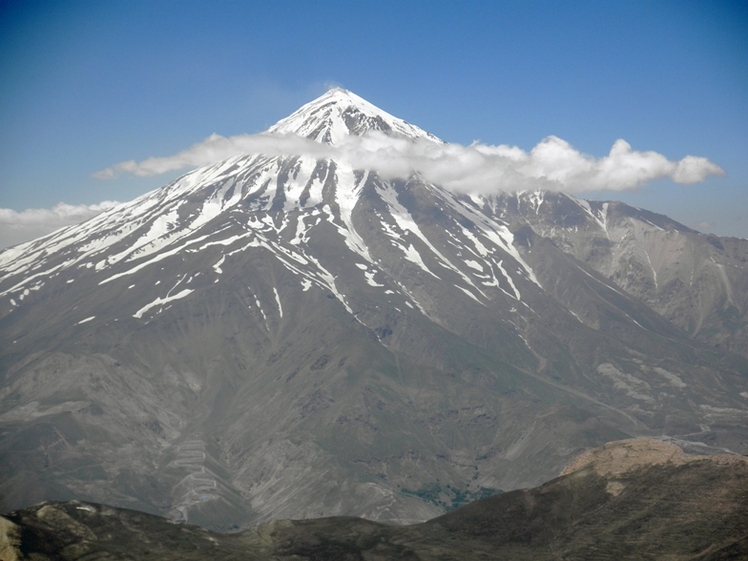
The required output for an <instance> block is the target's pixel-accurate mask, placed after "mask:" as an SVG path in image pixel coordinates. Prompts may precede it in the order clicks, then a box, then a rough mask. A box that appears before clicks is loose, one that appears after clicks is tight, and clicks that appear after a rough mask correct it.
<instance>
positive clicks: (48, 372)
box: [0, 90, 748, 529]
mask: <svg viewBox="0 0 748 561" xmlns="http://www.w3.org/2000/svg"><path fill="white" fill-rule="evenodd" d="M369 133H370V134H374V135H378V136H379V137H381V138H380V140H381V139H384V140H386V139H387V138H388V137H391V138H392V141H393V142H403V139H405V140H408V139H410V140H412V141H413V142H423V141H434V142H439V140H438V139H437V138H436V137H433V136H431V135H429V134H428V133H426V132H424V131H422V130H420V129H418V128H417V127H414V126H412V125H409V124H407V123H405V122H404V121H401V120H399V119H397V118H395V117H392V116H391V115H389V114H387V113H385V112H384V111H381V110H379V109H377V108H376V107H374V106H372V105H371V104H369V103H367V102H365V101H364V100H362V99H361V98H359V97H358V96H355V95H354V94H352V93H350V92H346V91H344V90H331V91H329V92H327V93H326V94H325V95H323V96H322V97H320V98H319V99H317V100H315V101H313V102H311V103H310V104H308V105H306V106H304V107H302V108H301V109H300V110H299V111H297V112H296V113H294V114H293V115H291V116H289V117H288V118H286V119H283V120H282V121H280V122H279V123H278V124H276V125H275V126H273V127H272V128H271V129H270V130H269V134H270V135H272V134H283V135H291V134H296V135H301V136H306V137H308V138H310V139H313V140H315V141H317V142H320V143H332V144H334V143H336V142H339V141H340V140H341V139H342V138H343V136H344V135H358V134H369ZM624 206H625V205H624ZM546 209H549V210H552V212H546ZM614 210H615V212H613V211H614ZM622 210H623V211H625V210H626V209H622V207H617V206H615V205H609V206H604V207H603V206H602V204H600V205H598V204H595V205H594V206H593V205H591V204H590V203H587V202H586V201H582V200H579V199H576V198H574V197H569V196H566V195H561V194H557V195H554V196H553V197H552V196H550V195H548V194H542V193H524V194H517V195H512V196H510V195H506V196H495V197H477V196H472V197H469V196H458V195H455V194H454V193H452V192H450V191H448V190H446V189H444V188H442V187H441V186H440V185H436V184H433V183H429V182H427V181H425V180H424V179H423V178H421V177H420V176H419V175H418V174H412V175H408V176H405V177H395V178H392V177H390V176H389V175H387V176H385V175H384V174H380V173H379V172H378V170H377V169H375V168H368V169H358V168H355V167H353V166H352V165H351V164H350V163H349V162H346V161H342V160H336V159H335V158H333V157H316V156H311V155H267V154H245V155H240V156H235V157H232V158H230V159H228V160H225V161H222V162H219V163H216V164H212V165H209V166H205V167H202V168H199V169H196V170H194V171H192V172H190V173H187V174H185V175H184V176H182V177H180V178H179V179H177V180H175V181H173V182H172V183H170V184H168V185H166V186H164V187H163V188H161V189H158V190H156V191H153V192H151V193H148V194H146V195H143V196H142V197H140V198H138V199H136V200H134V201H132V202H129V203H125V204H122V205H120V206H118V207H115V208H113V209H111V210H109V211H106V212H104V213H102V214H100V215H99V216H97V217H95V218H93V219H92V220H89V221H88V222H85V223H82V224H79V225H76V226H71V227H69V228H65V229H63V230H60V231H58V232H55V233H53V234H50V235H48V236H45V237H43V238H40V239H38V240H35V241H32V242H29V243H26V244H22V245H19V246H16V247H14V248H11V249H8V250H6V251H4V252H2V253H0V380H1V384H0V429H1V430H0V474H2V477H0V508H2V509H15V508H22V507H25V506H28V505H30V504H34V503H36V502H38V501H41V500H67V499H71V498H77V499H84V500H91V501H98V502H105V503H110V504H115V505H119V506H125V507H128V508H138V509H142V510H146V511H149V512H153V513H160V514H166V515H168V516H170V517H172V518H173V519H175V520H187V521H190V522H193V523H196V524H204V525H208V526H210V527H213V528H221V529H228V528H232V527H235V526H246V525H249V524H253V523H257V522H261V521H267V520H270V519H273V518H278V517H287V518H304V517H311V516H324V515H333V514H350V515H359V516H366V517H368V518H372V519H377V520H382V521H389V522H400V523H405V522H412V521H418V520H425V519H427V518H430V517H433V516H435V515H437V514H440V513H442V512H444V511H445V510H447V509H449V508H452V507H453V506H458V505H459V504H462V503H463V502H465V501H467V500H470V499H472V498H477V497H481V496H485V495H487V494H491V493H494V492H496V491H498V490H500V489H501V490H509V489H514V488H518V487H527V486H531V485H534V484H537V483H539V482H542V481H544V480H547V479H548V478H549V477H552V476H555V475H556V474H557V473H558V472H559V470H560V469H561V468H562V467H563V466H564V465H566V464H568V462H569V460H570V459H571V458H572V457H573V456H575V455H576V454H578V453H579V452H581V451H583V450H585V449H587V448H589V447H592V446H596V445H601V444H604V443H605V442H608V441H610V440H616V439H620V438H624V437H627V436H640V435H643V436H657V437H662V438H667V439H677V440H678V441H679V442H681V443H682V445H684V446H686V447H689V446H690V447H695V448H698V449H700V450H716V449H729V450H733V451H736V452H742V453H745V452H746V451H748V449H747V448H746V446H747V444H746V442H745V431H744V427H745V419H746V416H747V415H748V397H747V396H748V384H747V383H746V374H745V373H746V372H748V363H747V361H746V360H745V359H744V358H742V357H740V356H738V355H733V354H731V353H729V352H725V351H723V350H721V349H715V348H714V347H709V346H706V345H704V344H702V343H699V342H697V341H695V340H694V339H693V338H692V337H691V336H689V334H688V333H687V332H686V331H684V330H682V329H681V328H679V327H677V326H676V325H674V324H673V323H671V322H669V321H667V320H666V319H664V318H663V317H662V316H661V315H659V314H658V313H656V312H654V311H653V310H652V309H651V308H650V307H649V306H647V305H646V304H645V303H644V302H642V301H641V300H639V299H637V298H636V297H634V296H632V295H631V294H630V293H628V292H626V290H624V289H623V288H621V286H620V285H619V284H616V283H615V282H613V280H611V279H610V278H608V271H605V273H606V274H605V275H603V274H600V272H598V270H596V269H595V268H594V266H595V265H596V264H598V263H600V262H604V263H610V262H611V260H609V259H607V258H606V259H598V260H597V261H596V260H595V259H592V258H590V260H589V262H590V264H589V265H588V264H585V262H584V261H583V260H580V259H578V258H577V257H576V255H580V256H582V255H584V256H587V257H589V256H597V257H598V258H600V257H601V256H602V257H605V255H607V254H604V251H607V250H611V248H614V247H615V245H616V244H617V243H618V242H616V241H615V239H616V236H617V235H618V233H617V232H619V231H620V232H623V229H620V230H616V228H619V226H620V224H621V223H622V222H621V221H620V220H618V217H619V215H620V214H621V212H622ZM650 214H651V213H650ZM663 218H664V217H663ZM627 220H628V222H626V224H628V226H626V227H627V228H628V227H630V228H631V229H632V230H634V231H635V232H637V233H638V235H639V238H635V239H646V240H647V241H648V243H654V242H653V240H656V239H659V238H657V236H660V235H663V236H665V234H667V235H666V238H667V239H668V240H670V242H671V243H674V244H675V243H681V241H682V240H685V239H686V236H687V235H688V236H690V235H691V234H690V233H688V232H685V231H681V230H679V229H677V228H674V227H671V226H669V225H668V224H666V222H665V221H664V220H660V219H658V218H653V217H652V216H650V215H647V214H642V213H639V214H636V213H629V214H628V215H627ZM554 224H555V226H554ZM647 224H649V225H647ZM657 228H659V230H656V229H657ZM603 230H604V231H603ZM655 230H656V231H657V232H660V231H662V232H664V233H665V234H660V233H652V234H649V233H647V234H646V235H645V234H644V233H642V232H645V231H646V232H650V231H652V232H655ZM585 231H589V232H591V233H594V236H591V237H585V235H584V232H585ZM693 235H696V234H695V233H694V234H693ZM679 236H680V237H679ZM602 237H605V240H607V241H606V242H605V243H608V244H609V245H601V244H602V242H601V241H600V240H601V238H602ZM673 240H675V241H673ZM587 242H589V243H587ZM627 247H633V249H632V250H631V255H632V259H631V261H627V263H633V264H635V259H634V257H636V258H637V259H638V258H639V256H640V255H643V253H641V252H638V249H637V247H634V246H627ZM653 247H654V245H648V246H646V248H647V250H648V253H647V255H648V256H652V257H653V258H652V263H653V268H652V272H656V270H655V269H654V267H655V266H656V267H659V266H660V265H659V262H658V261H657V259H656V256H657V255H658V254H657V253H656V252H654V251H652V250H653ZM679 247H687V246H686V245H684V244H682V245H681V246H679ZM730 247H732V246H728V245H724V246H723V250H721V251H722V253H715V252H711V253H709V254H708V255H709V257H713V258H714V263H715V266H717V265H722V266H724V265H723V264H722V263H720V262H718V260H719V259H723V258H726V257H725V255H727V254H728V253H729V251H732V253H730V255H732V256H733V257H732V258H737V257H735V256H736V255H738V254H739V251H742V250H740V248H737V246H736V249H731V250H729V251H728V249H729V248H730ZM570 248H572V249H573V250H574V252H576V253H574V255H572V254H571V253H572V252H571V249H570ZM725 248H728V249H725ZM566 250H568V252H567V251H566ZM635 250H636V251H635ZM614 255H616V256H617V255H619V254H617V253H614ZM616 259H617V258H616ZM704 261H705V262H706V261H708V260H704ZM613 262H614V263H618V262H620V260H613ZM636 263H638V261H636ZM628 270H632V271H638V270H639V269H636V268H635V267H634V265H632V266H631V267H630V269H628ZM662 270H663V269H660V268H658V269H657V271H662ZM710 270H711V269H710ZM645 273H647V274H649V270H648V269H647V270H645ZM613 274H615V272H614V273H613ZM679 274H680V273H679ZM729 274H730V275H731V274H732V273H729ZM626 278H629V279H630V283H631V286H634V284H635V283H634V280H635V278H636V277H634V276H632V275H629V276H627V277H626ZM640 278H642V279H648V278H649V277H648V276H646V275H645V276H642V277H640ZM679 278H680V277H679ZM657 280H658V282H659V283H663V284H658V285H657V286H658V290H659V289H660V287H663V286H665V285H664V283H665V279H664V278H663V277H662V276H661V275H658V276H657ZM735 282H736V281H735V280H732V281H731V283H732V284H730V285H729V286H730V287H737V286H739V285H737V284H735ZM676 288H677V287H676ZM629 290H630V288H629ZM673 290H675V289H673ZM730 294H731V300H730V302H731V303H732V304H730V305H733V304H734V306H735V307H736V308H737V306H742V304H741V302H742V300H740V297H739V294H738V291H735V290H733V291H732V292H730ZM743 294H744V292H743ZM715 309H716V308H715ZM720 310H721V308H719V309H718V310H717V311H720ZM714 313H715V314H716V313H717V312H716V311H715V312H714ZM736 313H738V316H737V317H738V318H739V317H740V316H739V313H742V312H736ZM729 317H730V318H733V316H729ZM730 321H732V320H730ZM736 321H737V320H736ZM715 380H718V381H719V383H715Z"/></svg>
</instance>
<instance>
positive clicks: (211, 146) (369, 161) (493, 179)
mask: <svg viewBox="0 0 748 561" xmlns="http://www.w3.org/2000/svg"><path fill="white" fill-rule="evenodd" d="M239 154H265V155H268V156H281V155H308V156H314V157H317V158H334V159H337V160H342V161H347V162H349V163H350V164H352V165H353V166H354V167H356V168H359V169H376V170H377V171H378V172H379V174H380V175H382V176H385V177H390V178H391V177H402V176H407V175H409V174H410V173H413V172H414V171H417V172H419V173H420V174H421V175H422V176H423V177H424V178H425V179H426V180H428V181H431V182H433V183H436V184H439V185H442V186H443V187H446V188H448V189H452V190H455V191H459V192H463V193H478V194H490V193H494V192H500V191H513V190H517V189H525V190H526V189H547V190H559V191H566V192H570V193H583V192H585V191H602V190H610V191H623V190H631V189H636V188H637V187H640V186H642V185H644V184H645V183H647V182H649V181H653V180H656V179H663V178H669V179H671V180H672V181H674V182H676V183H685V184H690V183H698V182H700V181H703V180H704V179H706V178H707V177H708V176H710V175H724V174H725V172H724V170H723V169H722V168H720V167H719V166H718V165H716V164H714V163H713V162H711V161H709V160H708V159H706V158H702V157H697V156H686V157H685V158H683V159H682V160H679V161H673V160H668V159H667V158H666V157H665V156H663V155H662V154H659V153H657V152H651V151H647V152H641V151H637V150H633V149H632V148H631V146H630V145H629V144H628V143H627V142H626V141H625V140H621V139H619V140H617V141H616V142H615V143H614V144H613V147H612V148H611V150H610V153H609V154H608V155H607V156H604V157H602V158H595V157H593V156H590V155H588V154H583V153H581V152H579V151H578V150H576V149H575V148H574V147H573V146H572V145H571V144H569V143H568V142H566V141H565V140H562V139H561V138H558V137H556V136H549V137H547V138H545V139H544V140H542V141H541V142H540V143H538V144H537V145H536V146H535V147H534V148H533V149H532V150H530V151H529V152H526V151H524V150H522V149H520V148H517V147H516V146H507V145H503V144H502V145H498V146H489V145H485V144H480V143H473V144H471V145H469V146H462V145H460V144H450V143H437V142H433V141H430V140H426V139H419V140H417V141H412V140H410V139H405V138H392V137H389V136H385V135H383V134H381V133H378V132H371V133H369V134H366V135H364V136H350V137H348V138H347V139H346V140H345V141H344V142H342V143H340V144H338V145H334V146H333V145H328V144H320V143H318V142H315V141H313V140H309V139H306V138H301V137H299V136H296V135H279V134H267V133H265V134H257V135H238V136H232V137H229V138H225V137H223V136H220V135H217V134H213V135H211V136H209V137H208V138H206V139H205V140H204V141H202V142H199V143H197V144H195V145H193V146H191V147H190V148H188V149H187V150H183V151H182V152H179V153H178V154H175V155H173V156H166V157H162V158H148V159H147V160H143V161H141V162H136V161H134V160H130V161H127V162H122V163H119V164H116V165H114V166H112V167H109V168H106V169H104V170H101V171H99V172H96V173H95V174H94V176H95V177H97V178H99V179H112V178H114V177H117V176H118V175H122V174H127V173H131V174H135V175H140V176H146V175H158V174H161V173H166V172H169V171H175V170H180V169H187V168H194V167H198V166H201V165H205V164H211V163H215V162H218V161H220V160H223V159H225V158H229V157H231V156H236V155H239Z"/></svg>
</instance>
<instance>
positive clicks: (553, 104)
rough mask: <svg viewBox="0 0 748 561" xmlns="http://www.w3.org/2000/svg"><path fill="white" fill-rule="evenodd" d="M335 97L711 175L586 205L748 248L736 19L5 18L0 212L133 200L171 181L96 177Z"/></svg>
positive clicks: (527, 6) (143, 4) (490, 9)
mask: <svg viewBox="0 0 748 561" xmlns="http://www.w3.org/2000/svg"><path fill="white" fill-rule="evenodd" d="M330 84H336V85H340V86H343V87H345V88H347V89H349V90H351V91H353V92H355V93H357V94H359V95H360V96H362V97H364V98H366V99H368V100H369V101H371V102H372V103H374V104H375V105H378V106H379V107H381V108H383V109H385V110H386V111H388V112H390V113H392V114H394V115H396V116H398V117H401V118H403V119H405V120H407V121H410V122H412V123H414V124H417V125H418V126H420V127H421V128H424V129H426V130H428V131H430V132H433V133H434V134H436V135H438V136H440V137H441V138H443V139H445V140H447V141H450V142H458V143H462V144H468V143H470V142H472V141H473V140H481V141H482V142H484V143H488V144H500V143H501V144H512V145H517V146H519V147H521V148H523V149H525V150H529V149H531V148H532V147H533V146H534V145H535V144H537V143H538V142H540V141H541V140H542V139H543V138H544V137H546V136H548V135H556V136H559V137H561V138H563V139H564V140H566V141H568V142H570V143H571V144H572V145H573V146H574V147H575V148H577V149H579V150H581V151H582V152H585V153H588V154H590V155H593V156H596V157H600V156H604V155H606V154H607V153H608V152H609V150H610V148H611V146H612V144H613V142H614V141H615V140H616V139H618V138H623V139H625V140H626V141H627V142H629V143H630V144H631V145H632V147H633V148H634V149H636V150H654V151H657V152H660V153H662V154H664V155H665V156H667V157H668V158H670V159H673V160H676V159H680V158H683V157H684V156H686V155H689V154H691V155H695V156H704V157H707V158H709V159H710V160H711V161H712V162H714V163H716V164H718V165H720V166H721V167H722V168H723V169H724V170H725V171H726V172H727V174H728V176H727V177H710V178H708V179H707V180H706V181H705V182H703V183H700V184H696V185H676V184H673V183H672V182H671V181H669V180H660V181H657V182H654V183H650V184H648V185H646V186H645V187H644V188H642V189H641V190H640V191H638V192H625V193H620V192H616V193H590V194H587V195H584V196H586V197H587V198H606V199H619V200H624V201H626V202H629V203H631V204H634V205H636V206H642V207H645V208H648V209H651V210H654V211H657V212H662V213H665V214H668V215H670V216H672V217H673V218H675V219H676V220H679V221H681V222H683V223H685V224H687V225H689V226H696V225H697V224H701V229H702V230H707V231H713V232H715V233H717V234H720V235H739V236H742V237H748V2H745V1H736V2H720V1H704V2H689V1H678V2H665V1H655V0H648V1H644V2H638V1H635V0H626V1H615V0H599V1H595V2H581V1H564V2H562V1H554V2H550V1H532V0H525V1H516V2H515V1H507V2H500V1H493V2H478V1H474V2H470V1H459V2H458V1H453V2H447V1H437V0H434V1H429V2H426V1H422V2H419V1H408V2H394V1H386V0H385V1H381V0H380V1H364V0H361V1H353V0H352V1H349V2H342V1H340V2H331V1H315V2H311V1H305V2H303V1H283V0H276V1H263V2H260V1H256V2H252V1H244V2H238V1H237V2H232V1H210V2H208V1H203V2H199V1H190V0H179V1H176V0H175V1H156V0H148V1H139V0H128V1H122V2H115V1H104V0H101V1H85V2H83V1H66V2H49V1H42V2H35V1H29V0H24V1H10V2H9V1H7V0H6V1H2V0H0V208H5V209H12V210H15V211H23V210H24V209H28V208H49V207H52V206H54V205H55V204H56V203H58V202H61V201H62V202H65V203H69V204H73V205H77V204H94V203H98V202H100V201H103V200H106V199H114V200H118V201H126V200H130V199H132V198H134V197H135V196H137V195H139V194H142V193H144V192H146V191H148V190H150V189H153V188H156V187H159V186H161V185H163V184H165V183H166V182H168V181H169V180H170V179H172V178H173V177H174V176H176V175H178V174H177V173H175V174H172V175H171V176H167V175H162V176H156V177H148V178H137V177H132V176H128V177H120V178H118V179H115V180H110V181H103V180H98V179H94V178H93V177H92V175H91V174H92V173H94V172H96V171H98V170H101V169H104V168H106V167H108V166H111V165H112V164H115V163H117V162H121V161H123V160H129V159H135V160H143V159H145V158H147V157H149V156H168V155H171V154H174V153H176V152H179V151H180V150H182V149H184V148H187V147H188V146H190V145H192V144H194V143H196V142H199V141H201V140H203V139H204V138H205V137H207V136H208V135H210V134H211V133H214V132H215V133H218V134H221V135H223V136H229V135H235V134H241V133H254V132H259V131H261V130H263V129H265V128H266V127H268V126H269V125H271V124H273V123H274V122H275V121H277V120H278V119H280V118H282V117H284V116H286V115H288V114H289V113H291V112H292V111H294V110H295V109H297V108H298V107H299V106H300V105H302V104H303V103H305V102H307V101H310V100H311V99H313V98H315V97H317V96H318V95H320V94H321V93H323V92H324V91H325V89H326V88H327V86H328V85H330ZM707 223H708V224H707Z"/></svg>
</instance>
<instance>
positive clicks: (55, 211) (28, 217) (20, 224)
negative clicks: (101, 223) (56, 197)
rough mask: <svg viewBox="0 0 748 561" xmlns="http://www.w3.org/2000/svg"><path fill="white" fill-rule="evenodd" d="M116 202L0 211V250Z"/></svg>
mask: <svg viewBox="0 0 748 561" xmlns="http://www.w3.org/2000/svg"><path fill="white" fill-rule="evenodd" d="M117 204H119V203H117V202H115V201H104V202H102V203H98V204H94V205H69V204H65V203H58V204H57V205H55V206H54V207H52V208H29V209H26V210H24V211H21V212H18V211H15V210H11V209H9V208H0V248H5V247H9V246H11V245H16V244H19V243H22V242H25V241H29V240H33V239H35V238H38V237H40V236H44V235H46V234H50V233H52V232H54V231H55V230H58V229H60V228H62V227H64V226H70V225H71V224H77V223H78V222H83V221H84V220H87V219H89V218H91V217H93V216H96V215H97V214H99V213H100V212H103V211H105V210H107V209H109V208H111V207H113V206H115V205H117Z"/></svg>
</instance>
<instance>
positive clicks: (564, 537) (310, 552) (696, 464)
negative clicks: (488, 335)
mask: <svg viewBox="0 0 748 561" xmlns="http://www.w3.org/2000/svg"><path fill="white" fill-rule="evenodd" d="M0 524H2V526H0V527H1V528H2V535H0V558H2V559H3V560H4V561H13V560H21V559H34V560H38V561H42V560H48V559H64V560H77V559H141V560H147V559H158V560H170V559H180V560H190V559H195V560H197V559H243V560H260V559H267V560H270V559H274V560H290V559H295V560H323V559H324V560H326V561H336V560H341V561H342V560H346V561H348V560H375V559H382V560H384V559H387V560H397V559H403V560H423V561H426V560H437V559H438V560H450V559H512V560H523V559H528V560H530V559H532V560H535V561H537V560H541V561H542V560H545V559H549V560H550V559H554V560H560V559H564V560H576V559H580V560H581V559H585V560H588V559H616V560H620V559H637V560H641V559H668V560H671V561H676V560H686V559H699V560H726V559H748V459H746V458H744V457H740V456H726V455H723V456H711V457H706V456H687V455H685V454H684V453H683V452H682V451H681V450H680V448H678V447H677V446H675V445H673V444H669V443H665V442H661V441H654V440H645V439H636V440H627V441H620V442H615V443H610V444H608V445H606V446H604V447H602V448H598V449H596V450H593V451H591V452H587V453H585V454H584V455H582V456H581V457H579V458H578V459H577V460H575V461H574V462H573V463H572V464H571V465H570V466H569V467H568V468H567V469H565V470H564V473H563V474H562V475H561V476H560V477H558V478H556V479H554V480H552V481H550V482H548V483H546V484H544V485H541V486H540V487H535V488H533V489H523V490H517V491H512V492H509V493H505V494H502V495H496V496H492V497H489V498H487V499H483V500H480V501H476V502H473V503H471V504H469V505H467V506H465V507H463V508H460V509H457V510H455V511H453V512H450V513H448V514H446V515H443V516H440V517H438V518H435V519H433V520H430V521H428V522H426V523H423V524H417V525H413V526H387V525H384V524H381V523H377V522H371V521H367V520H364V519H360V518H350V517H333V518H321V519H316V520H304V521H288V520H281V521H274V522H270V523H267V524H264V525H261V526H259V527H257V528H255V529H253V530H247V531H243V532H239V533H234V534H219V533H213V532H209V531H207V530H203V529H201V528H199V527H196V526H190V525H179V524H175V523H173V522H169V521H167V520H165V519H162V518H159V517H156V516H152V515H148V514H143V513H140V512H135V511H132V510H124V509H117V508H112V507H106V506H102V505H97V504H92V503H81V502H68V503H44V504H42V505H38V506H36V507H33V508H30V509H26V510H23V511H19V512H14V513H10V514H7V515H5V517H4V518H0Z"/></svg>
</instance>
